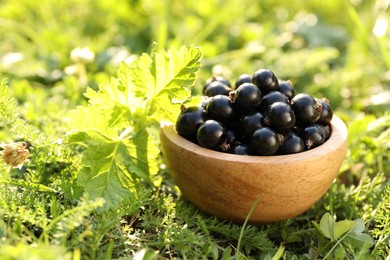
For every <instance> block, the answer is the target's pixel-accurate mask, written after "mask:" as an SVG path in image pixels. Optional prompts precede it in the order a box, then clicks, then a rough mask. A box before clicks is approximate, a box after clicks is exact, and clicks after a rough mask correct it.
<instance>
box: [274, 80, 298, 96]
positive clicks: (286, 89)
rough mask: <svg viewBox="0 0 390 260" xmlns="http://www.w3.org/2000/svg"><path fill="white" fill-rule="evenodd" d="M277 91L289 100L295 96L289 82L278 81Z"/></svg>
mask: <svg viewBox="0 0 390 260" xmlns="http://www.w3.org/2000/svg"><path fill="white" fill-rule="evenodd" d="M278 91H279V92H281V93H283V94H284V95H286V96H287V97H288V99H289V100H291V99H292V98H293V97H294V96H295V89H294V87H293V85H292V82H291V81H290V80H279V87H278Z"/></svg>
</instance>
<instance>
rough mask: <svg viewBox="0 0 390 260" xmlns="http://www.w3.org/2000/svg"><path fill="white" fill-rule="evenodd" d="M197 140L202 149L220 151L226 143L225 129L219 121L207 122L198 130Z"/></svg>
mask: <svg viewBox="0 0 390 260" xmlns="http://www.w3.org/2000/svg"><path fill="white" fill-rule="evenodd" d="M197 140H198V143H199V145H200V146H202V147H205V148H208V149H212V150H219V149H221V147H223V145H224V143H225V142H226V132H225V128H224V126H223V125H222V124H221V123H220V122H218V121H215V120H212V119H209V120H206V121H205V122H204V123H203V124H201V125H200V127H199V129H198V132H197Z"/></svg>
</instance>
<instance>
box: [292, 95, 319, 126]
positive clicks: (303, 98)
mask: <svg viewBox="0 0 390 260" xmlns="http://www.w3.org/2000/svg"><path fill="white" fill-rule="evenodd" d="M291 107H292V109H293V110H294V112H295V115H296V120H297V123H298V124H299V125H303V126H307V125H310V124H314V123H315V122H316V121H317V120H318V119H319V118H320V115H321V111H322V105H321V103H320V102H318V101H316V100H315V99H314V98H313V97H312V96H310V95H308V94H305V93H300V94H297V95H296V96H295V97H293V99H291Z"/></svg>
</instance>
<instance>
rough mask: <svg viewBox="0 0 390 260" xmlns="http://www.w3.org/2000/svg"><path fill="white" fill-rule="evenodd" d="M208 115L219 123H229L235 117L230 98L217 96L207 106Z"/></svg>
mask: <svg viewBox="0 0 390 260" xmlns="http://www.w3.org/2000/svg"><path fill="white" fill-rule="evenodd" d="M207 115H208V116H209V117H210V118H211V119H214V120H217V121H225V122H226V121H228V120H229V119H231V118H232V117H233V104H232V101H231V100H230V98H229V97H227V96H224V95H217V96H214V97H212V98H211V99H210V101H209V102H208V104H207Z"/></svg>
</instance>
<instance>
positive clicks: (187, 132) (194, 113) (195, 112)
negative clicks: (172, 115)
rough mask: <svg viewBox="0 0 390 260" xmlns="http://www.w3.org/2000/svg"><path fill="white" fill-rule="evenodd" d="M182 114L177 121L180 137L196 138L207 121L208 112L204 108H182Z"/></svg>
mask: <svg viewBox="0 0 390 260" xmlns="http://www.w3.org/2000/svg"><path fill="white" fill-rule="evenodd" d="M181 109H182V112H181V113H180V115H179V116H178V118H177V120H176V131H177V133H178V134H179V135H181V136H183V137H185V138H187V139H193V138H196V133H197V131H198V128H199V127H200V125H201V124H202V123H203V122H204V121H206V111H205V110H204V109H203V108H202V107H197V106H192V107H188V108H186V107H184V106H182V108H181Z"/></svg>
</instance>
